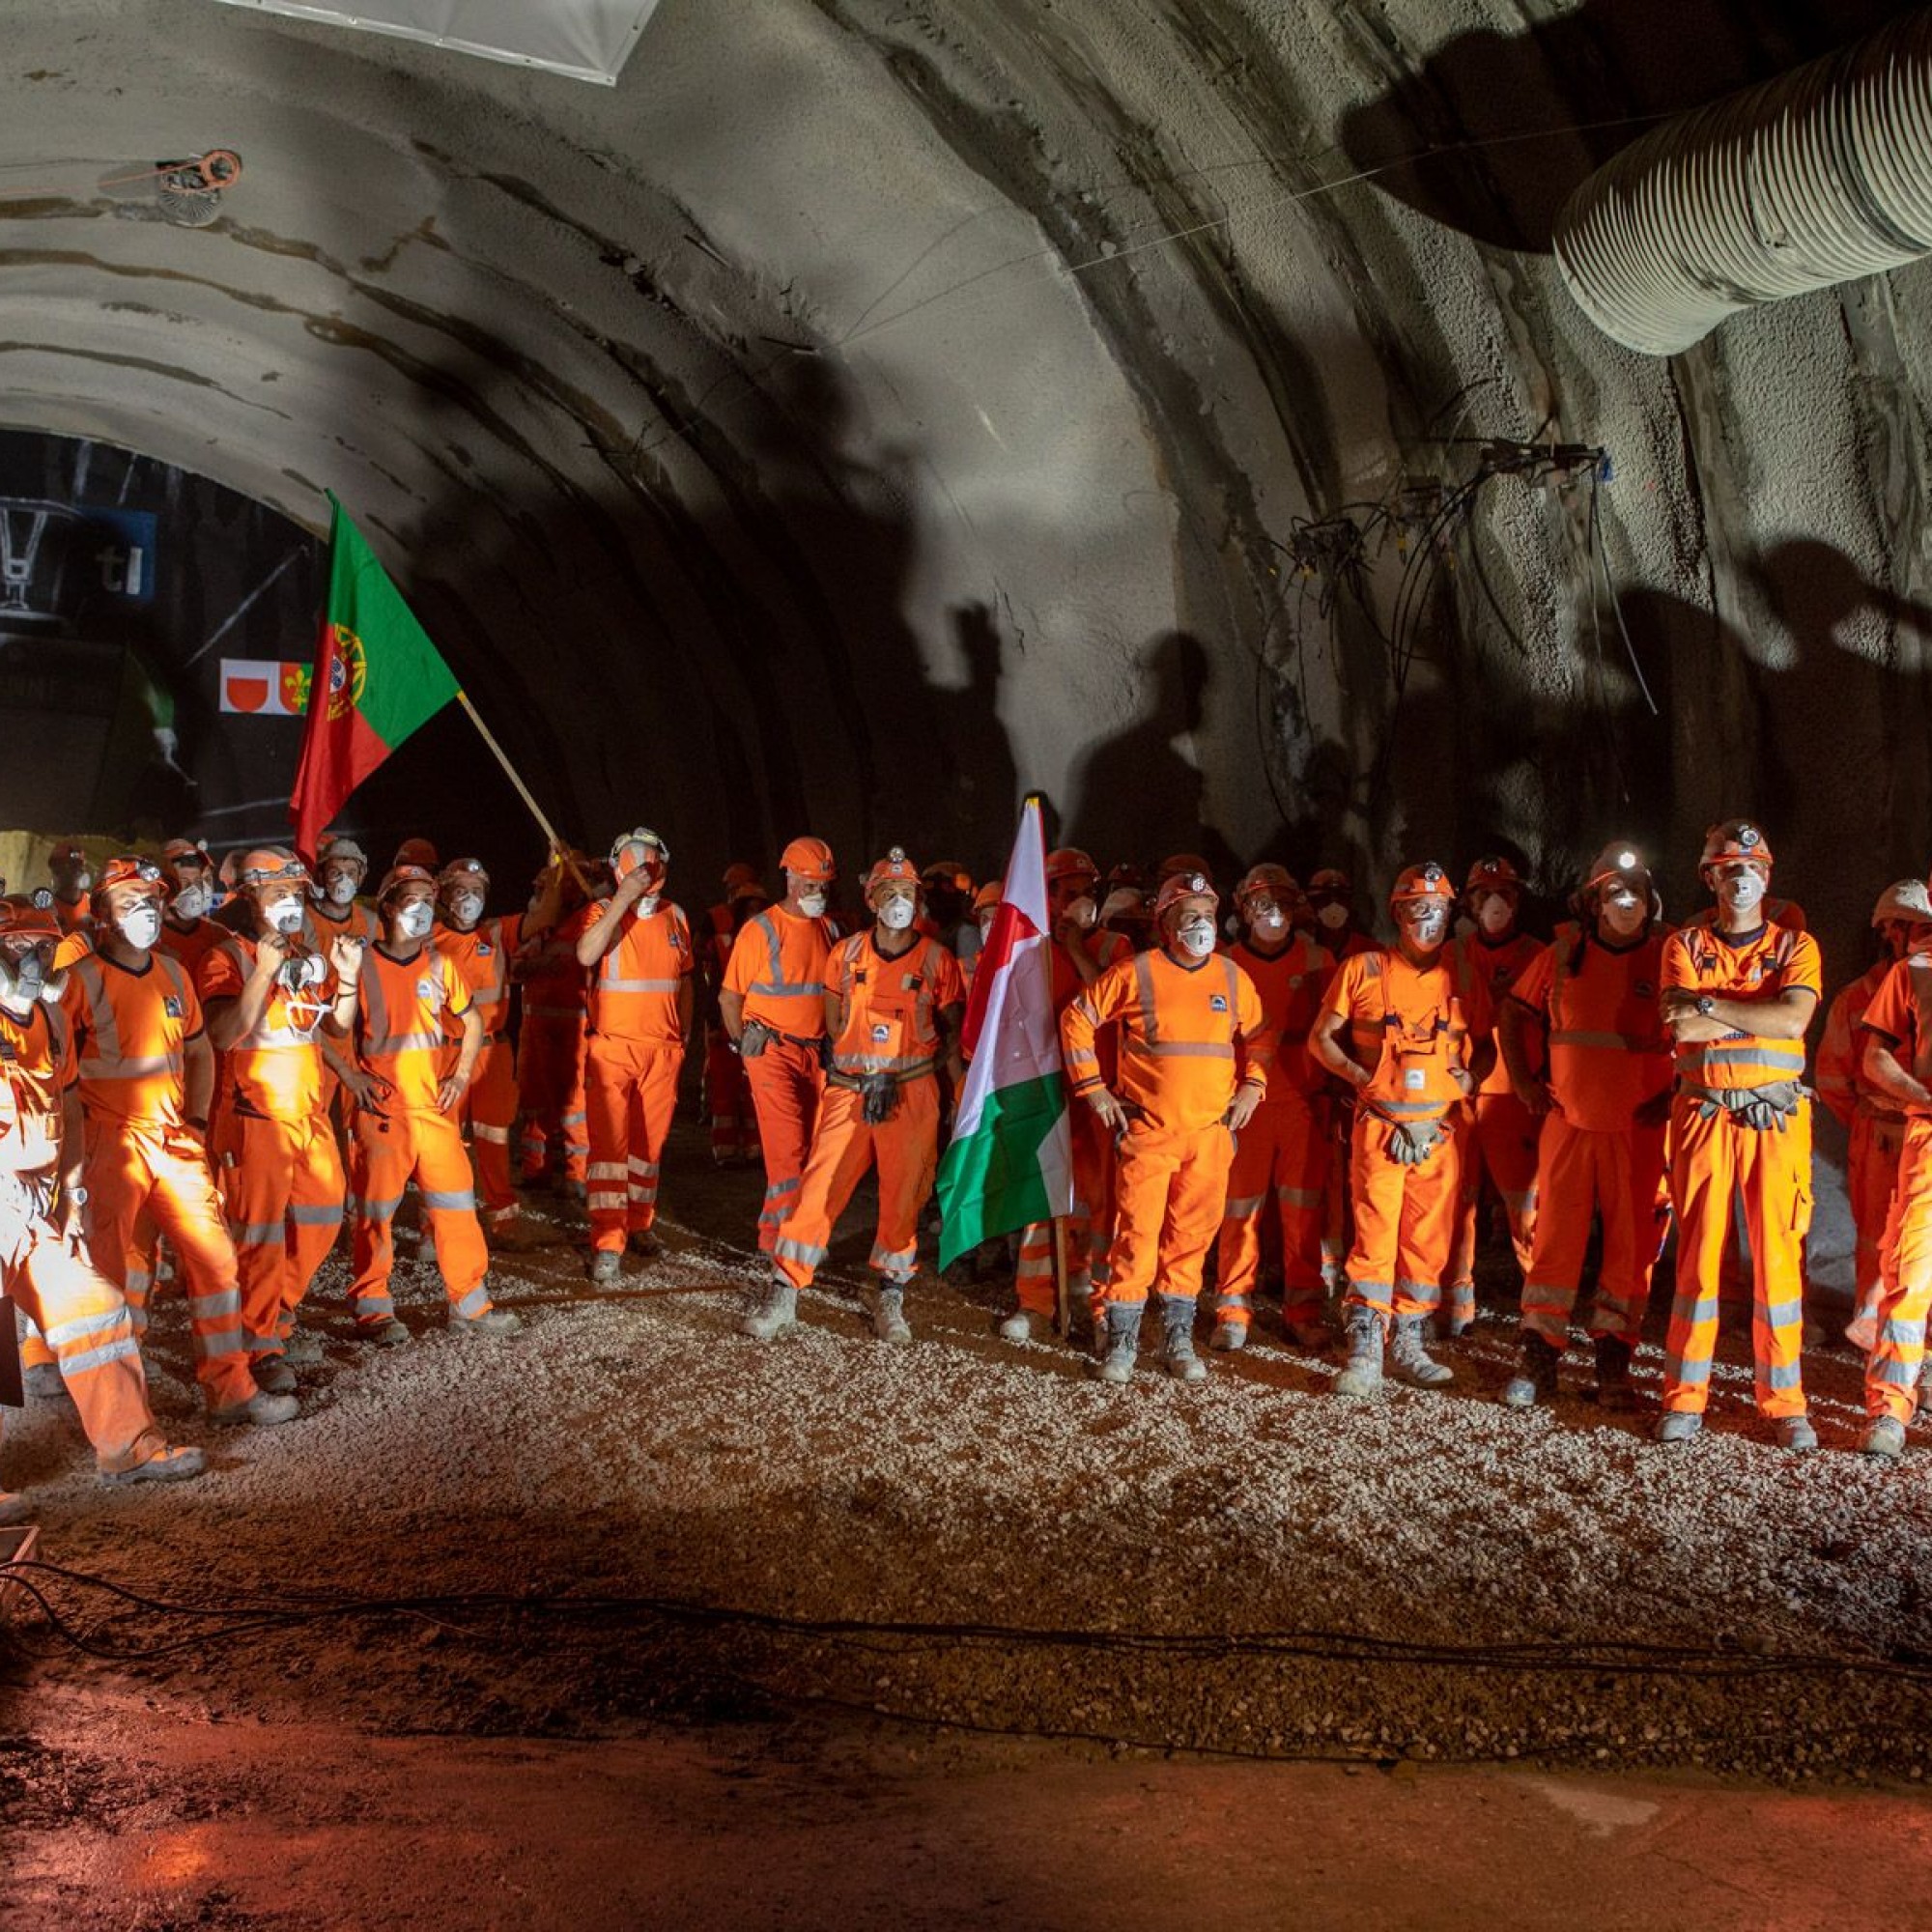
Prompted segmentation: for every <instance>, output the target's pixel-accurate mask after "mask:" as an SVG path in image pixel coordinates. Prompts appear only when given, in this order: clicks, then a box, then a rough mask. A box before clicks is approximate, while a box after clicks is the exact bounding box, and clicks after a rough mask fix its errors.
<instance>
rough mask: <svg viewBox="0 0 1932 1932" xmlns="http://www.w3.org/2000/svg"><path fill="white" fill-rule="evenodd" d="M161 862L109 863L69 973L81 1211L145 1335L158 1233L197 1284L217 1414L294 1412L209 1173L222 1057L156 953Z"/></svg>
mask: <svg viewBox="0 0 1932 1932" xmlns="http://www.w3.org/2000/svg"><path fill="white" fill-rule="evenodd" d="M166 890H167V885H166V881H165V879H164V877H163V875H162V871H161V868H160V867H159V866H158V865H156V863H155V862H154V861H153V860H151V859H139V858H135V857H132V856H127V857H123V858H117V859H110V860H109V861H108V862H107V864H106V866H105V867H102V869H101V873H100V883H99V886H97V887H96V889H95V893H94V919H95V951H94V952H93V953H92V954H90V955H89V956H88V957H87V958H85V959H81V960H78V961H76V962H75V964H74V966H73V969H72V970H71V973H70V974H69V975H68V982H67V992H66V995H65V997H64V999H63V1002H62V1005H63V1009H64V1010H65V1013H66V1016H67V1021H68V1031H69V1037H70V1038H71V1040H72V1043H73V1052H74V1058H75V1062H76V1064H77V1068H78V1072H79V1076H80V1084H79V1089H78V1092H79V1096H80V1107H81V1115H82V1119H83V1122H84V1123H85V1130H86V1156H85V1161H84V1165H83V1168H82V1172H81V1179H82V1182H83V1184H84V1185H85V1187H86V1189H87V1202H86V1211H85V1213H84V1214H83V1215H82V1216H81V1220H82V1224H83V1226H84V1227H85V1230H86V1236H87V1249H88V1254H89V1257H90V1258H91V1259H92V1261H93V1263H94V1265H95V1266H96V1267H97V1268H99V1270H100V1272H101V1273H102V1274H104V1275H105V1276H106V1277H107V1278H108V1280H109V1281H114V1282H119V1283H120V1284H121V1289H122V1293H123V1294H124V1295H125V1297H126V1299H127V1302H128V1319H129V1321H131V1322H132V1323H133V1326H134V1332H135V1334H136V1335H137V1336H139V1335H140V1334H142V1333H143V1332H144V1331H145V1330H146V1328H147V1325H148V1299H149V1295H150V1293H151V1291H152V1289H153V1286H154V1279H155V1237H156V1235H157V1234H158V1235H162V1236H166V1237H167V1240H168V1242H169V1244H170V1245H171V1246H172V1248H173V1250H174V1253H175V1257H176V1262H177V1265H178V1268H179V1270H180V1273H181V1275H182V1277H183V1279H184V1280H185V1284H186V1289H187V1315H188V1332H189V1335H190V1337H191V1339H192V1345H193V1349H194V1372H195V1379H196V1380H197V1381H198V1382H199V1383H200V1384H201V1391H202V1399H203V1401H204V1402H205V1403H206V1404H207V1406H208V1412H209V1415H210V1416H211V1418H212V1419H213V1420H214V1421H216V1422H231V1423H279V1422H288V1421H290V1420H292V1419H293V1418H294V1416H295V1414H296V1410H297V1403H296V1399H295V1397H294V1396H292V1395H272V1394H270V1393H269V1392H268V1391H266V1390H264V1389H260V1388H258V1387H257V1385H256V1382H255V1377H254V1373H253V1370H252V1367H251V1364H250V1361H249V1353H248V1346H247V1340H246V1337H245V1336H244V1334H243V1332H242V1326H241V1286H240V1280H241V1277H240V1274H239V1271H238V1267H237V1264H236V1258H235V1244H234V1242H233V1241H232V1240H230V1239H229V1236H228V1229H227V1226H226V1224H225V1222H224V1221H223V1219H222V1213H221V1204H220V1202H219V1201H218V1200H217V1199H216V1197H215V1192H214V1181H213V1177H212V1175H211V1173H210V1171H209V1164H208V1147H207V1142H206V1136H207V1133H208V1114H209V1104H210V1099H211V1096H212V1094H213V1087H214V1055H213V1050H212V1049H211V1048H210V1046H209V1043H208V1037H207V1034H206V1032H205V1031H204V1026H203V1021H202V1013H201V1001H200V999H199V998H198V997H197V995H196V993H195V990H194V987H193V985H192V983H191V982H190V981H189V980H188V977H187V973H186V969H185V968H184V967H183V965H182V964H181V962H180V961H179V960H177V959H172V958H170V957H169V956H168V955H167V954H166V953H164V952H156V950H155V943H156V940H157V939H158V938H159V937H160V930H161V897H162V895H163V893H164V892H165V891H166Z"/></svg>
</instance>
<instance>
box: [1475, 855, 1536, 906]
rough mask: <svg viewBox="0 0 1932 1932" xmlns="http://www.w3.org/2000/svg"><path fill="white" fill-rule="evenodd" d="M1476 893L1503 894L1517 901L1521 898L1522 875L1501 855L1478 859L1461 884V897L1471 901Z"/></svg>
mask: <svg viewBox="0 0 1932 1932" xmlns="http://www.w3.org/2000/svg"><path fill="white" fill-rule="evenodd" d="M1478 893H1504V894H1506V895H1508V896H1509V897H1510V898H1512V899H1519V898H1520V897H1521V896H1522V874H1521V873H1520V872H1519V871H1518V870H1517V868H1516V867H1514V866H1513V865H1512V864H1511V863H1510V862H1509V860H1507V859H1505V858H1503V857H1502V856H1501V854H1497V855H1496V856H1494V857H1493V858H1489V859H1478V860H1477V861H1476V863H1475V864H1474V865H1473V866H1471V867H1469V876H1468V877H1467V878H1466V879H1464V880H1463V897H1464V898H1465V899H1472V898H1474V897H1475V895H1477V894H1478Z"/></svg>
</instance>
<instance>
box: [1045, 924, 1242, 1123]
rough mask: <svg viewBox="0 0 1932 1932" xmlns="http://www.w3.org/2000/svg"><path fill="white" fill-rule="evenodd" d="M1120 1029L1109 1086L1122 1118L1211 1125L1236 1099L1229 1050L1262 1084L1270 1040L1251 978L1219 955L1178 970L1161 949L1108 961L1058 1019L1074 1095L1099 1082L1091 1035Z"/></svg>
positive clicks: (1225, 955)
mask: <svg viewBox="0 0 1932 1932" xmlns="http://www.w3.org/2000/svg"><path fill="white" fill-rule="evenodd" d="M1108 1025H1117V1026H1118V1027H1119V1029H1120V1042H1121V1070H1120V1077H1119V1081H1118V1084H1117V1086H1116V1088H1115V1092H1116V1094H1118V1095H1119V1097H1120V1100H1121V1102H1122V1105H1123V1106H1125V1108H1126V1109H1127V1112H1128V1113H1129V1115H1133V1114H1136V1113H1138V1114H1139V1115H1140V1116H1141V1117H1142V1119H1144V1120H1145V1121H1146V1122H1148V1123H1149V1124H1150V1125H1151V1126H1153V1127H1156V1128H1160V1129H1164V1130H1166V1131H1168V1132H1171V1133H1196V1132H1199V1131H1200V1129H1201V1128H1203V1127H1208V1126H1211V1125H1213V1123H1214V1122H1216V1121H1218V1120H1219V1119H1220V1118H1221V1116H1222V1115H1223V1114H1225V1113H1226V1112H1227V1111H1228V1103H1229V1101H1231V1100H1232V1099H1233V1098H1234V1097H1235V1088H1236V1056H1237V1054H1240V1053H1245V1056H1246V1072H1245V1074H1244V1075H1243V1076H1242V1077H1244V1078H1246V1079H1250V1080H1257V1081H1259V1082H1261V1083H1262V1084H1263V1086H1264V1087H1265V1085H1266V1081H1267V1077H1268V1069H1269V1067H1270V1066H1272V1065H1273V1064H1274V1053H1275V1037H1274V1032H1273V1030H1272V1028H1270V1027H1269V1025H1268V1021H1267V1014H1266V1013H1265V1012H1264V1010H1263V1009H1262V996H1261V994H1260V993H1259V992H1258V991H1257V990H1256V988H1255V982H1254V981H1253V980H1250V979H1249V978H1248V976H1247V975H1246V974H1245V973H1243V972H1242V971H1241V969H1240V968H1239V967H1238V966H1237V965H1236V963H1235V961H1234V959H1233V957H1232V956H1231V955H1230V954H1228V953H1225V952H1216V953H1210V954H1209V955H1208V957H1207V958H1206V959H1204V960H1202V961H1201V963H1200V964H1199V965H1197V966H1183V965H1181V964H1180V963H1179V961H1178V960H1175V959H1172V958H1170V957H1169V956H1168V953H1167V951H1166V949H1165V948H1156V949H1155V950H1154V951H1152V952H1137V953H1135V954H1134V955H1133V957H1132V958H1131V959H1122V960H1121V961H1120V962H1119V963H1118V964H1117V965H1113V966H1109V967H1108V968H1107V970H1106V971H1105V972H1104V973H1102V974H1101V975H1100V977H1099V978H1098V979H1097V980H1094V983H1093V984H1092V985H1091V986H1089V987H1088V988H1087V989H1086V991H1085V992H1083V993H1082V994H1081V995H1080V997H1079V998H1078V999H1076V1000H1075V1001H1074V1002H1073V1003H1072V1004H1071V1005H1070V1006H1069V1007H1068V1008H1067V1009H1066V1010H1065V1012H1064V1013H1063V1014H1062V1015H1061V1016H1060V1038H1061V1045H1062V1047H1063V1049H1064V1050H1065V1058H1066V1072H1067V1077H1068V1079H1069V1080H1070V1081H1071V1082H1072V1086H1073V1092H1074V1093H1075V1094H1088V1093H1091V1092H1092V1091H1093V1090H1094V1088H1096V1087H1098V1086H1100V1085H1102V1084H1103V1083H1102V1080H1101V1074H1100V1060H1099V1055H1098V1053H1097V1052H1096V1051H1095V1047H1094V1036H1095V1035H1096V1034H1097V1033H1098V1031H1099V1030H1100V1028H1102V1027H1104V1026H1108Z"/></svg>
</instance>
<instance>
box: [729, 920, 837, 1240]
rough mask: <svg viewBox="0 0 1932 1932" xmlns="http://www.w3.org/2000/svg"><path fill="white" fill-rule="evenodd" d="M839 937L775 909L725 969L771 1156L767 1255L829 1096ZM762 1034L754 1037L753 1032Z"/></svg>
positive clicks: (829, 928) (742, 938)
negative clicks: (739, 1011)
mask: <svg viewBox="0 0 1932 1932" xmlns="http://www.w3.org/2000/svg"><path fill="white" fill-rule="evenodd" d="M837 937H838V935H837V933H836V931H835V929H834V927H833V925H832V923H831V921H830V920H825V919H801V918H800V917H799V916H798V914H796V913H790V912H787V911H786V910H785V909H784V907H783V906H772V907H770V908H769V909H768V910H767V911H764V912H761V913H759V914H758V916H757V917H756V918H755V919H750V920H747V921H746V922H745V923H744V924H743V925H742V926H741V927H740V928H739V931H738V936H737V938H736V939H734V940H733V941H732V942H731V957H730V959H729V960H728V961H727V962H726V964H725V986H724V990H725V992H727V993H737V994H740V995H742V996H743V998H744V1002H745V1021H744V1030H745V1033H746V1034H748V1035H751V1036H752V1037H751V1038H749V1039H741V1040H740V1042H739V1049H740V1054H741V1057H742V1058H743V1060H744V1062H745V1077H746V1079H747V1080H749V1081H750V1082H751V1083H752V1103H753V1106H755V1107H756V1108H757V1110H758V1141H759V1145H760V1146H761V1148H762V1149H763V1151H764V1156H765V1205H764V1208H763V1210H762V1212H760V1214H759V1215H758V1246H759V1247H760V1248H762V1249H763V1250H764V1251H765V1253H766V1254H770V1253H771V1251H772V1244H773V1243H774V1242H775V1241H776V1240H777V1239H778V1234H779V1224H780V1223H781V1221H783V1220H784V1218H785V1216H786V1215H787V1214H789V1213H790V1212H791V1208H792V1196H793V1195H795V1194H796V1193H797V1192H798V1183H799V1177H800V1176H801V1175H802V1174H803V1173H804V1171H805V1156H806V1151H807V1150H808V1149H809V1148H810V1145H811V1136H812V1131H813V1129H814V1128H815V1126H816V1125H817V1122H818V1106H819V1099H820V1096H821V1095H822V1094H823V1093H824V1091H825V1062H824V1057H823V1056H824V1051H825V973H826V968H827V966H828V964H829V963H830V961H831V957H832V948H833V945H834V944H835V942H836V940H837ZM754 1028H755V1029H757V1030H758V1031H757V1032H756V1033H753V1029H754Z"/></svg>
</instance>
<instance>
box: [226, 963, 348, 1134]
mask: <svg viewBox="0 0 1932 1932" xmlns="http://www.w3.org/2000/svg"><path fill="white" fill-rule="evenodd" d="M309 956H311V957H314V956H315V955H313V954H311V955H309ZM254 970H255V941H254V940H253V939H252V938H250V937H249V936H248V935H246V934H245V933H239V932H232V933H230V934H229V935H228V936H227V938H226V939H224V940H223V941H222V943H221V944H220V945H219V946H217V947H216V948H215V949H214V951H213V952H211V953H210V954H209V955H208V956H207V958H205V959H204V960H203V961H202V962H201V971H200V974H199V977H198V978H197V980H196V982H195V984H196V990H197V991H198V992H199V993H200V995H201V1004H202V1008H203V1010H204V1011H205V1010H206V1009H208V1008H209V1007H210V1006H211V1005H213V1002H214V1001H216V1000H235V999H240V998H241V988H242V987H243V986H244V985H245V984H246V983H247V980H248V976H249V974H250V973H252V972H253V971H254ZM336 990H337V988H336V979H335V972H334V969H333V968H332V967H331V966H329V964H328V962H327V960H326V959H325V960H324V961H323V973H322V978H321V980H319V981H318V982H317V983H316V984H315V985H313V986H305V987H303V988H302V989H301V990H300V991H299V992H291V991H290V990H289V989H288V987H287V986H285V985H283V984H282V983H281V982H280V981H279V980H277V982H276V984H275V986H274V988H273V990H272V991H271V992H270V995H269V999H268V1004H267V1005H266V1006H264V1007H263V1009H262V1017H261V1018H260V1019H259V1020H258V1021H257V1022H256V1024H255V1029H254V1031H253V1032H252V1033H250V1034H247V1035H245V1036H244V1037H242V1038H241V1039H239V1040H237V1041H236V1043H235V1044H234V1045H233V1046H231V1047H230V1048H229V1049H228V1051H227V1052H226V1053H224V1054H222V1055H221V1056H220V1063H221V1094H222V1099H223V1102H224V1104H226V1103H228V1102H230V1101H232V1102H233V1103H234V1104H236V1105H238V1106H239V1107H241V1110H242V1111H243V1112H244V1113H250V1114H257V1115H261V1116H263V1117H264V1118H266V1119H268V1120H270V1121H286V1122H302V1121H306V1120H307V1119H308V1118H309V1117H310V1116H311V1115H312V1114H317V1113H320V1112H321V1111H322V1107H323V1101H324V1090H323V1073H324V1070H325V1069H324V1066H323V1062H322V1048H321V1046H320V1045H319V1044H318V1042H317V1040H316V1031H317V1029H318V1028H319V1027H320V1026H321V1025H322V1022H323V1020H324V1019H325V1018H326V1017H327V1013H328V1009H329V1008H330V1007H332V1006H333V1005H334V1004H335V995H336Z"/></svg>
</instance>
